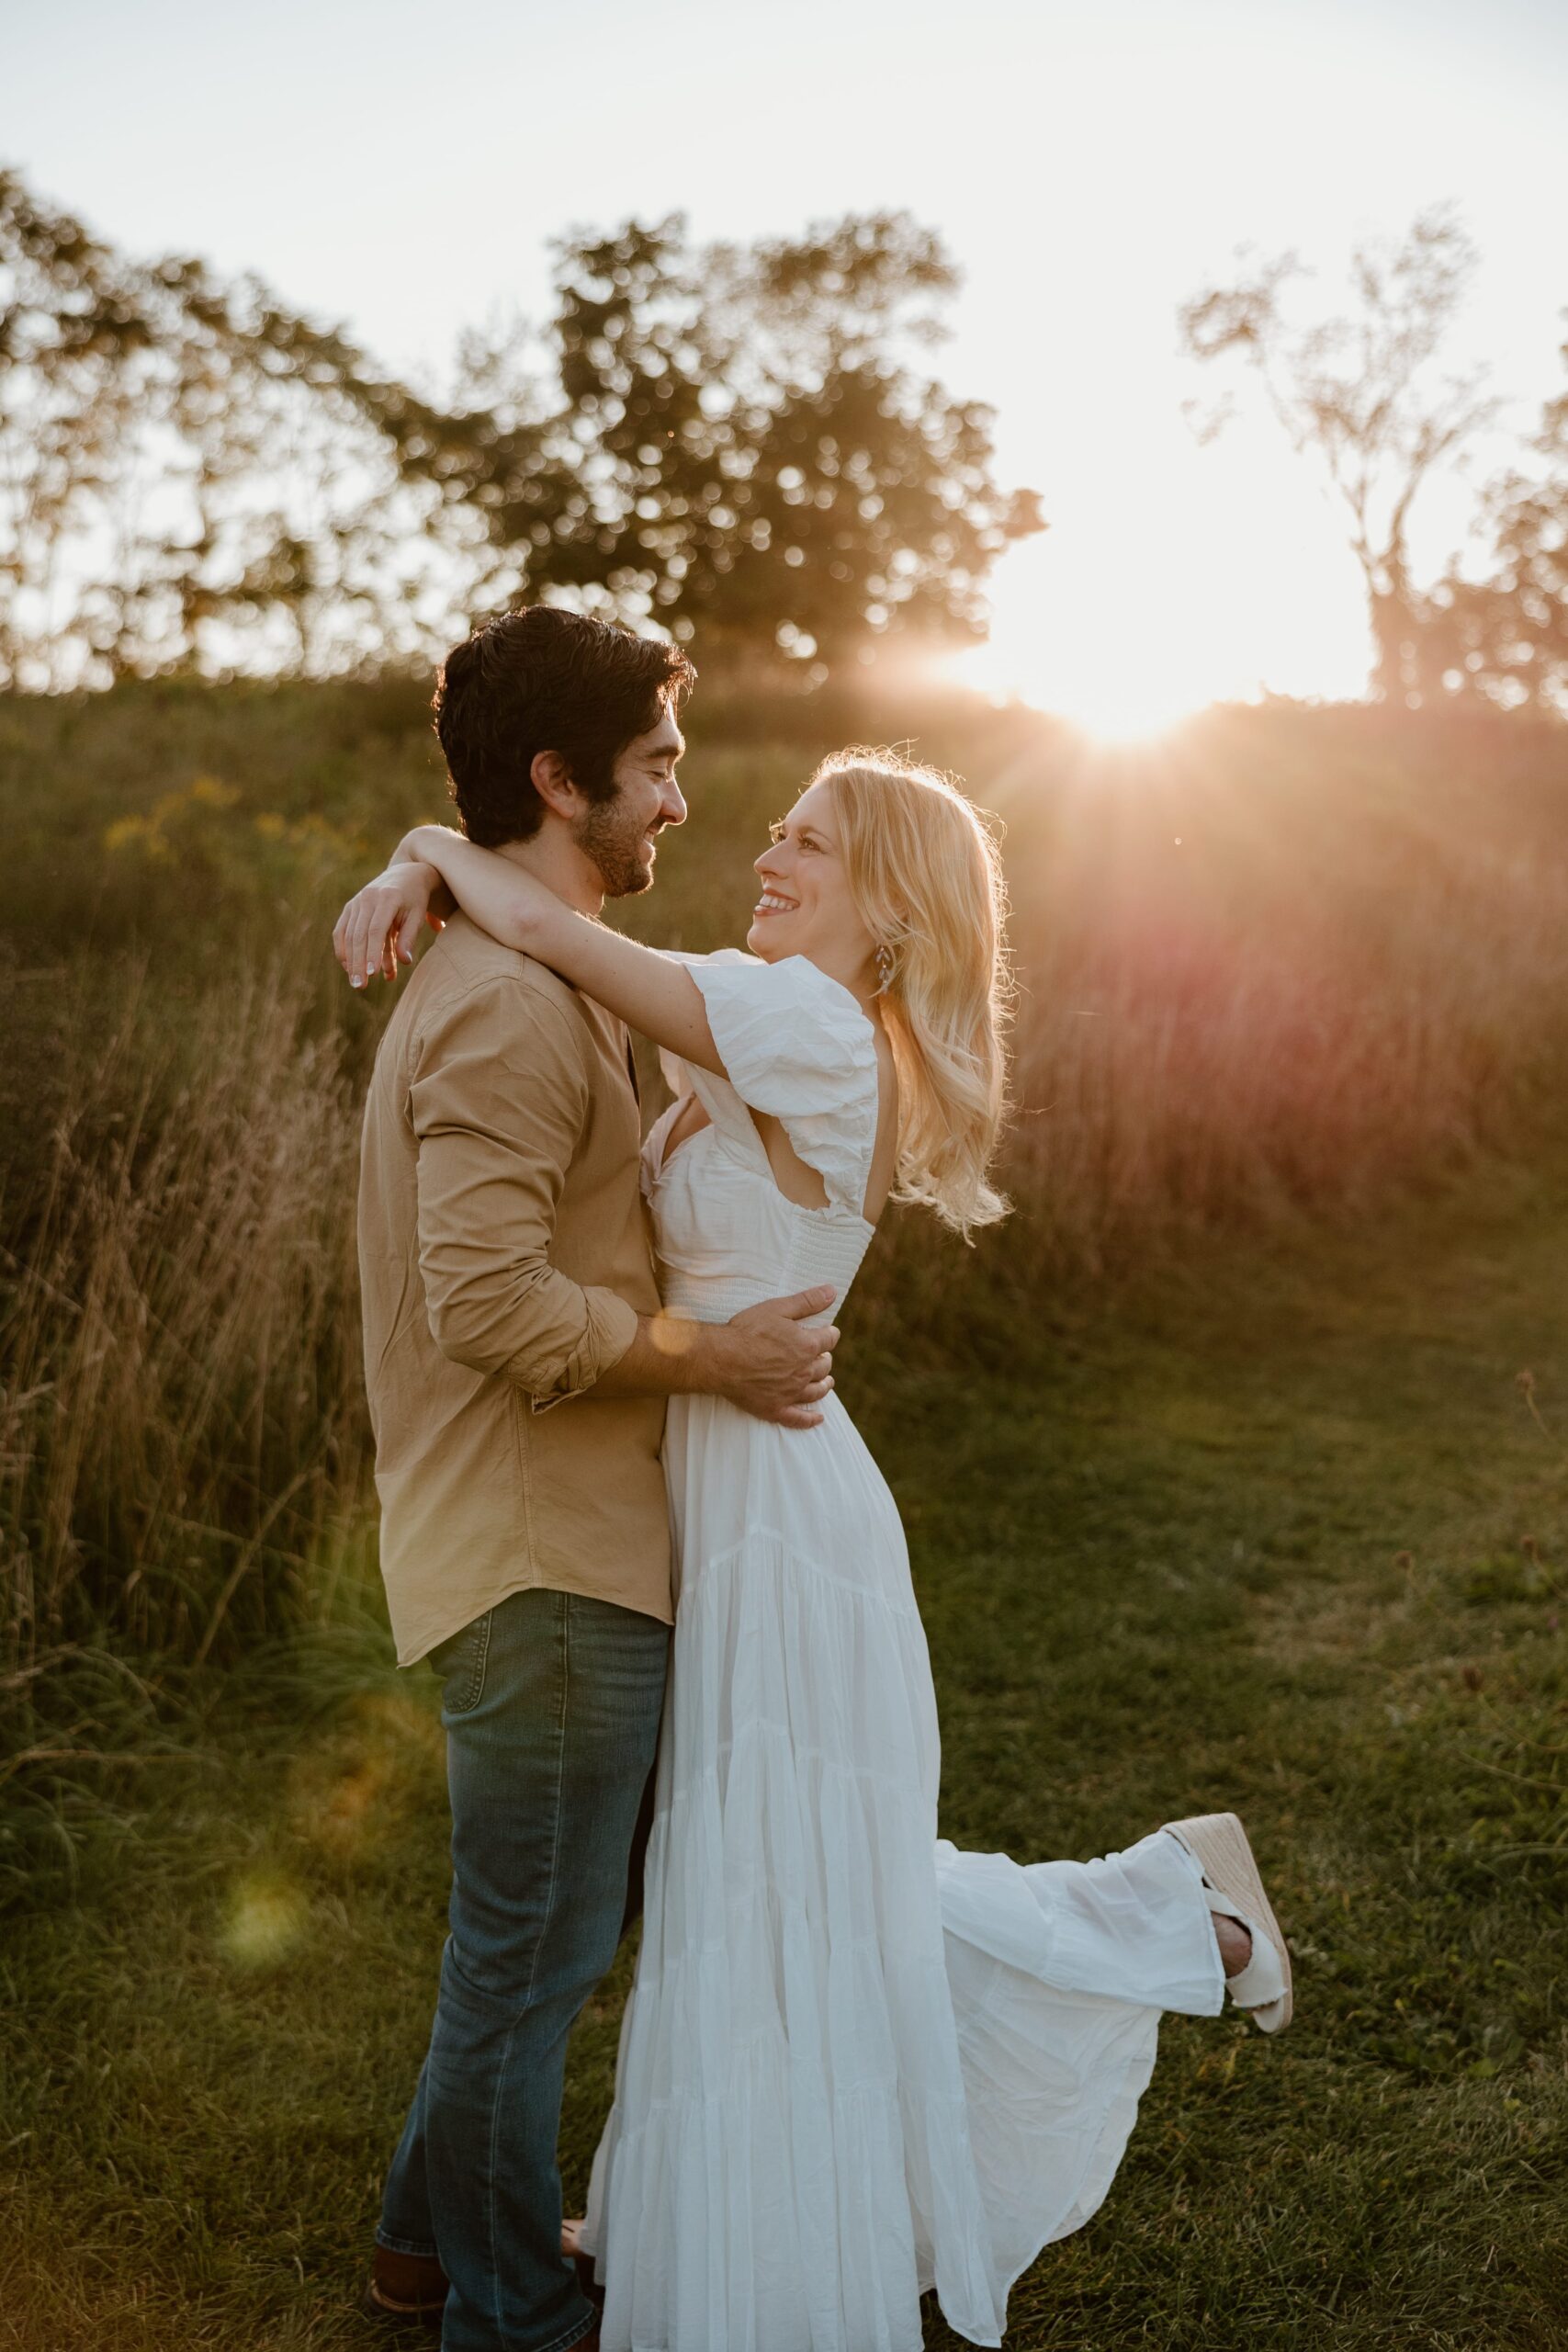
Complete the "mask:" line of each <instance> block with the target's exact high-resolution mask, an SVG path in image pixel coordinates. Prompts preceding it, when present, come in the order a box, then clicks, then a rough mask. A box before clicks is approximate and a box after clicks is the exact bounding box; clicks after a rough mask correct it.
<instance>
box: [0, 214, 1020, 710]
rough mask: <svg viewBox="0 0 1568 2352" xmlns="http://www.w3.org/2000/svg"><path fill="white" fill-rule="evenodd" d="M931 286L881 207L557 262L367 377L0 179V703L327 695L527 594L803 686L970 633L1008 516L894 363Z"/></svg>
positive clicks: (596, 250) (916, 351)
mask: <svg viewBox="0 0 1568 2352" xmlns="http://www.w3.org/2000/svg"><path fill="white" fill-rule="evenodd" d="M955 283H956V273H955V271H954V269H953V265H952V263H951V261H950V260H949V259H948V258H947V256H946V255H945V254H944V253H943V251H942V246H941V244H940V242H939V241H938V240H937V239H936V238H935V237H934V236H933V235H932V234H931V232H929V231H926V230H923V229H920V228H919V227H918V226H917V225H916V224H915V223H914V222H913V221H912V220H909V219H908V217H907V216H906V215H903V214H874V215H870V216H867V217H865V218H863V219H855V218H849V219H846V220H842V221H840V222H837V223H829V224H825V225H821V226H818V227H816V228H813V229H810V230H808V231H807V232H806V234H805V235H804V236H803V237H801V238H798V239H795V240H783V241H781V240H761V241H759V242H757V243H754V244H752V245H750V246H745V247H741V246H735V245H705V246H699V245H694V244H693V243H691V242H690V240H689V239H688V237H687V235H686V232H685V228H684V224H683V222H682V220H680V219H679V218H672V219H671V220H665V221H663V222H660V223H659V224H657V225H654V226H643V225H640V224H638V223H637V222H627V223H626V226H625V227H624V228H622V229H620V230H619V231H617V232H614V233H612V234H611V235H608V236H604V235H598V234H584V235H581V236H578V237H575V238H570V239H568V240H566V241H564V242H563V243H561V244H560V245H559V246H558V269H557V285H556V308H555V312H554V315H553V317H552V319H551V320H550V322H549V324H548V326H547V329H546V330H545V332H544V334H542V335H539V336H532V335H530V334H528V333H527V332H526V331H525V330H524V329H523V328H522V327H520V326H518V327H513V328H512V329H510V330H508V331H507V332H505V333H503V334H494V335H490V336H484V335H479V334H469V335H468V336H466V337H464V338H463V341H462V344H461V347H460V350H459V354H458V359H457V368H456V372H455V378H454V382H453V386H452V388H451V391H450V395H449V396H447V397H442V396H438V395H436V394H435V393H433V392H431V391H429V390H423V391H422V390H419V389H416V388H415V387H414V386H412V385H410V384H404V383H400V382H397V381H395V380H393V379H389V377H388V376H387V375H386V374H385V373H384V371H382V370H380V369H378V368H376V367H375V365H374V364H373V363H372V362H371V360H370V359H369V358H368V357H367V355H366V354H365V353H363V352H362V351H360V350H359V349H358V348H357V347H356V346H355V345H354V344H353V343H352V342H350V341H349V340H348V338H347V337H346V336H345V335H344V334H342V333H341V332H340V331H338V330H336V329H333V328H330V327H322V326H320V325H317V324H315V323H313V322H311V321H310V320H308V319H306V318H304V317H302V316H300V315H299V313H297V312H295V311H290V310H288V308H287V307H286V306H285V305H283V304H282V303H280V302H279V301H278V300H277V299H276V297H275V296H274V295H273V294H272V293H271V292H270V291H269V289H268V288H266V287H265V286H264V285H263V284H262V283H261V282H260V281H259V280H257V279H255V278H254V277H242V278H239V279H236V280H234V281H232V282H230V281H225V280H222V279H220V278H219V277H216V276H215V275H214V274H213V272H212V271H211V270H210V269H209V267H208V266H206V265H205V264H204V263H201V262H199V261H196V260H191V259H186V258H178V257H175V258H170V259H166V260H164V261H161V262H157V263H152V264H148V263H142V262H139V261H136V260H133V259H131V258H130V257H128V256H127V255H125V254H121V253H119V252H118V251H117V250H116V249H115V248H114V247H112V246H110V245H108V244H106V243H103V242H101V241H99V240H98V239H96V238H94V237H92V236H90V235H89V234H88V232H86V231H85V229H84V228H83V227H82V225H81V223H80V222H79V221H77V220H73V219H72V218H71V217H70V216H69V215H68V214H65V213H62V212H59V211H56V210H52V209H50V208H49V207H47V206H45V205H43V204H41V203H39V201H38V200H37V199H35V198H33V197H32V196H31V195H30V194H29V192H28V188H27V187H26V186H25V184H24V183H23V181H22V180H21V178H20V177H19V176H18V175H17V174H16V173H14V172H0V684H12V685H20V686H25V687H29V688H35V687H60V686H69V685H73V684H105V683H108V682H111V681H112V680H114V679H116V678H118V677H122V676H126V675H131V674H137V675H147V674H156V673H166V672H179V671H183V670H193V669H194V670H197V671H200V672H202V673H209V674H213V673H217V674H225V675H226V674H234V673H245V674H253V673H254V674H269V673H270V674H277V673H303V674H307V675H311V676H321V675H330V674H335V673H352V672H355V671H356V670H362V669H364V668H366V667H367V666H368V665H377V666H384V665H386V664H388V663H389V662H390V663H396V662H405V661H412V660H415V659H420V658H423V659H428V658H430V657H432V656H434V655H438V654H439V653H440V652H441V651H443V650H445V648H446V646H447V645H448V644H449V643H450V642H451V641H452V640H453V639H454V638H456V637H457V636H459V635H461V634H462V632H463V628H464V627H465V626H466V617H465V616H468V615H469V614H471V613H473V612H475V611H477V610H480V609H485V608H491V607H494V606H496V605H502V604H504V603H508V602H511V601H514V600H516V599H518V598H520V597H524V596H537V595H538V594H541V593H543V592H548V591H555V592H558V593H561V594H574V595H577V596H578V597H579V598H580V599H581V601H582V602H583V603H585V604H586V605H588V606H589V607H590V608H591V609H599V610H605V611H611V612H615V613H616V614H618V615H620V616H624V617H626V618H630V619H632V620H634V621H635V620H638V619H641V620H647V619H649V618H652V619H655V620H658V621H659V622H660V623H662V624H664V625H666V626H668V627H670V628H671V629H673V630H674V631H675V632H676V633H677V634H679V635H682V636H686V635H690V633H691V632H692V630H693V628H694V627H695V626H696V624H697V623H699V622H700V623H701V624H702V625H703V628H704V629H705V634H706V637H707V639H708V641H709V642H712V641H714V640H715V639H728V640H729V641H730V642H731V644H732V646H739V647H744V648H746V649H749V650H752V651H753V652H756V653H760V654H761V655H762V656H763V657H764V659H765V660H768V661H771V662H773V663H774V664H777V663H778V662H781V661H784V662H791V663H793V664H794V666H795V672H796V673H797V675H798V677H799V678H800V679H801V681H802V682H806V681H807V680H808V681H809V682H811V683H817V682H818V681H819V680H820V679H821V678H822V677H824V676H826V675H827V674H828V673H829V671H831V670H833V669H836V668H839V667H841V666H842V665H843V664H844V663H845V662H851V661H852V660H853V659H855V658H856V656H857V655H860V654H869V653H870V652H871V651H872V650H873V649H874V645H875V643H876V642H877V641H878V640H880V639H883V638H885V637H886V636H888V635H890V634H892V635H896V634H897V633H898V632H900V631H904V632H910V631H913V632H917V633H919V634H921V635H923V636H926V637H928V638H929V637H931V636H935V637H937V638H940V639H943V640H946V641H950V642H951V641H954V640H958V641H962V640H963V639H968V638H973V637H974V636H976V635H977V634H979V633H980V632H981V628H982V621H983V611H984V606H983V601H982V588H983V583H984V581H985V578H986V575H987V571H989V569H990V567H991V565H992V563H993V562H994V561H995V560H996V557H997V556H998V553H999V552H1000V550H1001V548H1003V547H1004V546H1005V544H1006V543H1007V541H1008V540H1009V539H1010V538H1011V537H1019V536H1021V535H1022V534H1025V533H1027V532H1030V531H1033V530H1038V529H1040V528H1041V527H1043V526H1042V522H1041V518H1040V515H1039V512H1038V505H1037V502H1036V501H1035V499H1034V497H1033V495H1032V493H1030V492H1016V493H1014V494H1013V495H1012V496H1010V497H1009V496H1005V495H1004V494H1003V493H1002V492H1000V491H999V490H998V486H997V484H996V482H995V481H994V479H993V476H992V470H991V469H992V447H991V434H990V416H989V413H988V412H987V410H985V409H984V408H982V407H979V406H977V405H976V404H975V403H973V402H963V401H955V400H953V398H951V396H950V395H949V394H948V393H947V392H946V391H944V390H943V389H942V386H941V385H940V384H939V383H938V382H937V381H936V380H935V379H933V378H932V377H931V375H930V374H929V373H927V372H925V371H924V370H923V369H922V368H921V367H920V366H919V364H918V362H919V356H920V355H921V354H922V353H923V351H924V350H925V349H926V348H927V347H928V346H929V345H930V343H931V341H932V339H933V337H934V336H935V335H936V334H937V332H938V331H937V328H936V326H935V322H934V320H933V319H932V316H931V307H930V306H931V303H932V302H933V301H938V300H941V299H942V298H943V297H945V296H946V295H947V294H949V293H950V292H951V291H952V289H953V286H954V285H955Z"/></svg>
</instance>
